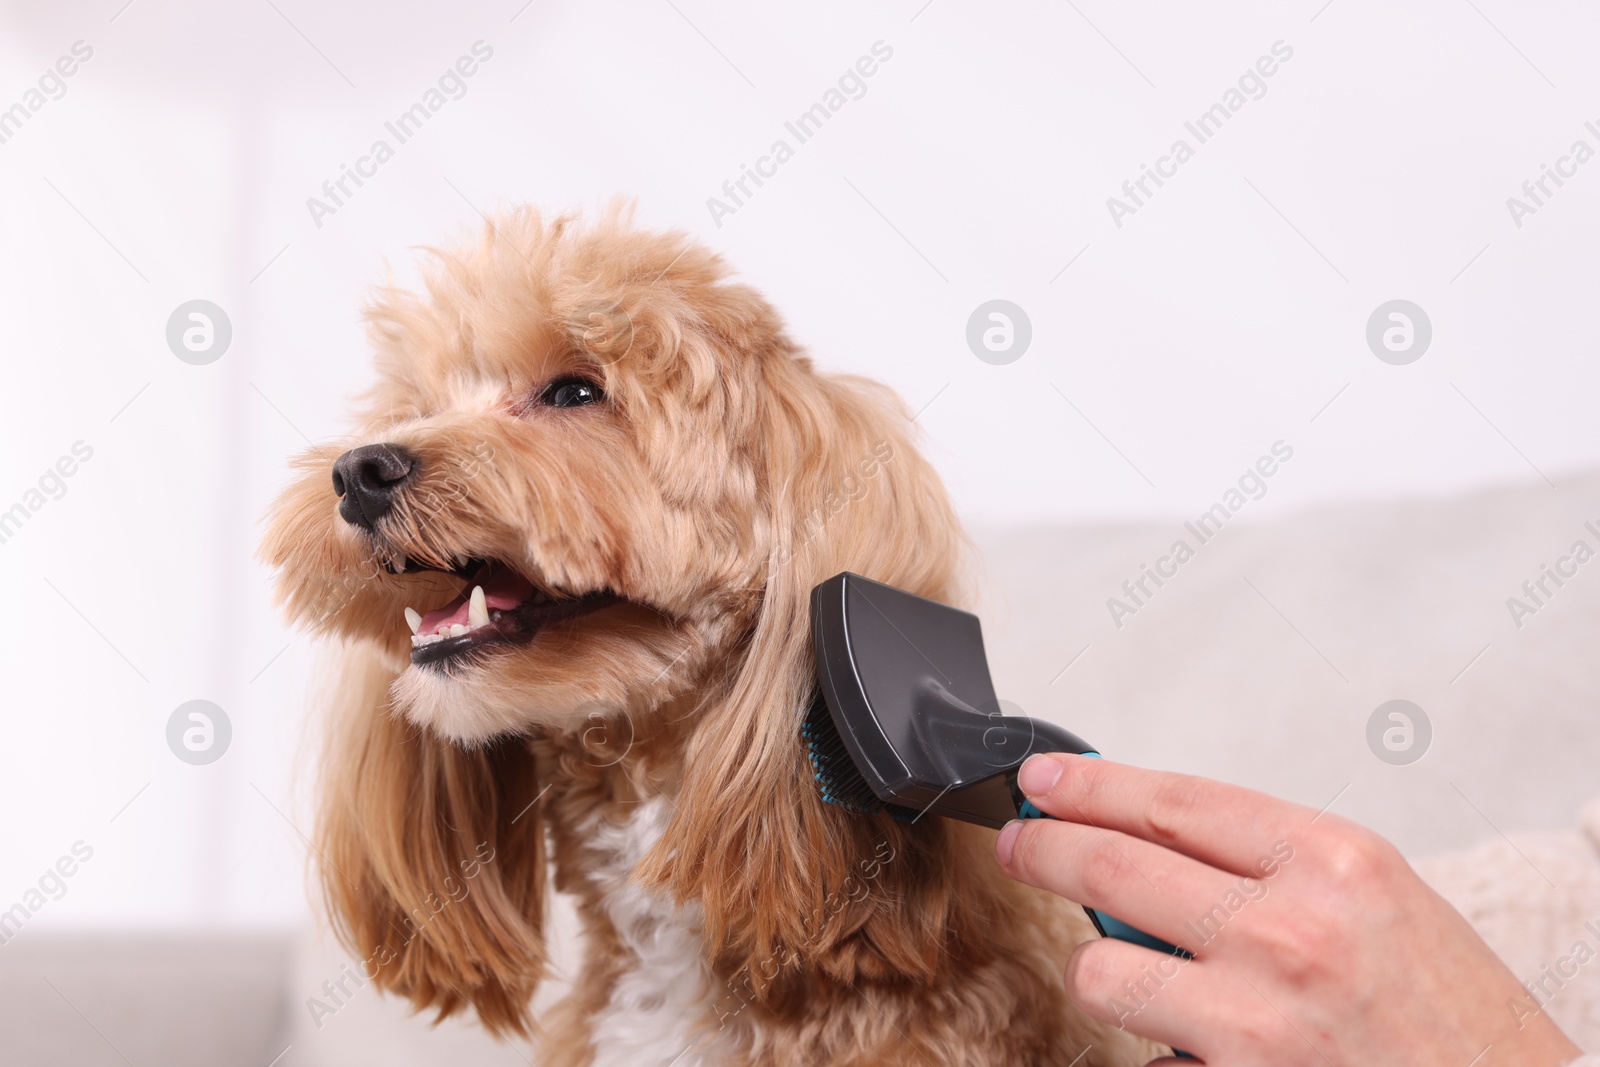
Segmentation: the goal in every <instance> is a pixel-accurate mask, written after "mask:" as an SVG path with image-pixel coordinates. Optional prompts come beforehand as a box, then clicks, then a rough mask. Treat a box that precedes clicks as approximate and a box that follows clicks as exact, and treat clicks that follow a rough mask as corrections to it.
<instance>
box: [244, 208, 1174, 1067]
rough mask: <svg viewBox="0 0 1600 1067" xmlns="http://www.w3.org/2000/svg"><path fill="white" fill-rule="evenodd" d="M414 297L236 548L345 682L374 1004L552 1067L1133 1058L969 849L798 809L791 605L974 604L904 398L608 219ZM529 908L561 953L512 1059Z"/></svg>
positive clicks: (1056, 919)
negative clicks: (573, 919) (326, 643)
mask: <svg viewBox="0 0 1600 1067" xmlns="http://www.w3.org/2000/svg"><path fill="white" fill-rule="evenodd" d="M425 274H426V286H425V288H426V293H425V295H420V296H419V295H413V294H410V293H407V292H403V291H399V290H397V289H395V288H392V287H391V288H387V289H382V290H379V291H378V292H377V294H376V296H375V298H374V300H373V302H372V303H371V305H370V307H369V308H368V309H367V311H366V321H367V324H368V330H369V334H370V337H371V342H372V345H373V348H374V349H375V353H376V362H377V371H378V380H377V384H376V385H375V386H374V387H373V389H372V390H371V392H370V393H368V394H367V395H366V396H365V398H364V400H363V401H362V404H361V407H360V409H359V412H358V419H359V429H358V430H357V432H356V433H355V435H354V437H353V438H350V439H347V440H344V441H341V442H338V443H334V444H328V445H325V446H321V447H314V448H312V449H311V450H309V451H308V452H306V453H305V454H304V455H302V456H300V457H299V458H298V459H297V461H296V470H297V475H296V477H295V479H294V480H293V482H292V483H291V484H290V485H289V486H288V487H287V489H286V490H285V491H284V492H283V493H282V495H281V497H280V498H279V499H278V500H277V502H276V504H275V505H274V506H273V510H272V513H271V516H270V521H269V531H268V534H267V536H266V538H265V540H264V544H263V549H262V555H263V557H264V559H265V560H266V562H268V563H269V564H270V565H271V566H272V567H273V568H274V569H275V571H276V588H277V594H278V597H279V600H280V601H281V603H282V605H283V606H284V609H285V611H286V614H287V615H288V617H289V618H290V619H291V620H292V621H293V622H295V623H296V624H299V625H301V626H303V627H305V628H307V629H309V630H311V631H313V632H315V633H317V634H319V635H323V636H325V637H327V638H331V639H333V640H334V641H336V642H337V647H338V650H339V652H338V655H339V658H340V663H341V668H340V677H339V680H338V682H339V684H338V686H337V689H336V692H335V695H334V696H333V697H332V699H331V701H330V703H331V705H332V706H331V707H330V708H329V709H327V710H328V716H327V719H328V725H329V730H328V742H327V747H326V751H325V753H324V755H323V760H322V767H321V778H322V784H321V791H320V799H319V813H318V825H317V830H316V833H315V835H314V842H313V843H314V846H315V848H314V851H315V860H316V863H317V866H318V868H319V871H320V880H321V885H322V889H323V892H324V895H325V897H326V900H327V902H328V905H329V909H330V911H331V913H332V918H333V920H334V923H335V927H336V929H337V930H338V931H339V933H340V935H341V937H342V939H343V941H344V943H345V944H346V946H347V947H348V948H349V949H350V950H351V951H352V952H353V953H355V954H356V955H357V956H358V958H359V959H360V960H361V961H362V971H363V974H365V975H366V976H367V977H369V978H370V979H371V980H372V981H373V982H374V983H375V984H376V985H377V986H379V987H380V988H382V989H385V990H388V991H391V992H394V993H396V994H399V995H401V996H404V997H406V998H409V1000H410V1001H411V1003H412V1004H413V1005H414V1006H415V1007H416V1008H417V1009H419V1010H432V1011H434V1012H436V1013H437V1015H438V1017H439V1018H443V1017H446V1016H449V1015H451V1014H453V1013H455V1012H458V1011H462V1010H466V1009H470V1010H474V1011H476V1013H477V1015H478V1017H479V1019H480V1020H481V1022H482V1023H483V1024H484V1025H485V1026H486V1027H488V1028H489V1029H490V1030H491V1031H493V1032H494V1033H496V1034H498V1035H500V1036H502V1037H504V1036H506V1035H508V1034H519V1035H530V1034H534V1035H537V1036H538V1037H539V1038H540V1041H541V1052H542V1056H543V1061H542V1062H545V1063H549V1064H556V1065H562V1067H567V1065H571V1067H578V1065H594V1067H600V1065H610V1064H628V1065H639V1064H651V1063H654V1064H661V1065H665V1064H668V1063H675V1064H681V1065H684V1067H687V1065H690V1064H696V1063H699V1064H715V1065H754V1064H772V1065H781V1067H789V1065H794V1067H799V1065H806V1067H817V1065H841V1067H842V1065H846V1064H867V1063H871V1064H929V1065H932V1064H938V1065H953V1064H964V1065H974V1067H977V1065H990V1064H993V1065H1002V1064H1003V1065H1005V1067H1018V1065H1024V1064H1062V1065H1065V1064H1093V1065H1111V1064H1128V1063H1143V1062H1145V1061H1146V1060H1148V1059H1149V1058H1151V1056H1152V1055H1154V1054H1155V1052H1156V1050H1155V1048H1154V1047H1153V1046H1149V1045H1147V1044H1145V1043H1143V1042H1140V1041H1137V1040H1135V1039H1133V1038H1132V1037H1131V1036H1130V1035H1128V1034H1126V1033H1125V1032H1121V1031H1119V1030H1118V1029H1117V1028H1115V1027H1113V1026H1110V1025H1107V1024H1104V1023H1100V1022H1097V1021H1094V1020H1093V1019H1091V1018H1090V1017H1089V1016H1088V1015H1086V1014H1084V1013H1083V1012H1081V1011H1080V1010H1079V1009H1077V1008H1076V1007H1074V1006H1073V1005H1072V1004H1071V1002H1070V1001H1069V1000H1068V999H1067V996H1066V993H1065V988H1064V983H1063V977H1062V966H1063V963H1064V961H1065V959H1066V957H1067V956H1068V954H1069V952H1070V950H1071V948H1072V947H1073V945H1075V944H1076V943H1078V942H1079V941H1082V940H1083V939H1084V938H1086V937H1088V936H1092V935H1091V934H1090V932H1089V928H1088V923H1087V920H1086V919H1085V918H1084V916H1083V914H1082V912H1081V910H1079V909H1077V908H1076V907H1074V906H1072V905H1070V904H1068V903H1066V902H1065V901H1061V900H1059V899H1057V898H1054V897H1051V896H1049V895H1048V894H1044V893H1041V892H1039V891H1037V890H1033V889H1031V888H1027V887H1023V886H1021V885H1018V884H1016V883H1014V882H1012V881H1011V880H1010V879H1008V878H1006V877H1005V876H1004V875H1003V874H1002V873H1001V871H1000V870H999V867H998V865H997V864H996V863H995V861H994V858H993V847H994V838H993V834H992V833H991V832H989V831H986V830H982V829H980V828H976V827H972V826H966V825H960V824H954V823H947V822H945V821H944V820H941V819H938V818H930V819H926V820H919V821H917V822H916V823H915V824H906V823H902V822H896V821H894V820H893V819H891V818H889V817H888V816H887V815H877V816H862V815H857V814H852V813H850V812H847V811H845V810H843V809H841V808H838V807H834V806H832V805H829V804H827V803H825V802H824V801H823V800H822V799H821V798H820V796H819V792H818V789H817V786H816V784H815V782H814V780H813V775H812V771H811V768H810V766H809V764H808V762H807V756H806V753H805V750H804V749H803V747H802V743H801V740H800V733H799V727H800V723H801V719H802V717H803V716H804V714H805V712H806V709H807V707H808V706H809V704H810V702H811V700H812V697H813V694H814V692H815V689H814V687H815V677H814V663H813V658H812V650H811V637H810V625H809V594H810V592H811V589H812V587H813V586H814V585H815V584H817V583H818V582H820V581H822V580H823V579H826V578H828V577H831V576H832V575H834V574H837V573H838V572H840V571H843V570H850V571H854V572H856V573H859V574H862V575H865V576H867V577H870V578H874V579H877V580H879V581H883V582H887V583H890V584H892V585H895V586H899V587H901V588H904V589H907V590H909V591H911V592H914V593H917V594H919V595H921V596H924V597H929V598H932V599H934V600H940V601H945V602H952V603H954V602H960V601H961V600H962V599H963V598H964V596H965V593H964V590H963V587H962V583H961V571H962V566H961V560H962V558H963V555H964V553H965V552H966V542H965V539H964V536H963V534H962V532H961V530H960V528H959V526H958V524H957V521H956V518H955V516H954V513H953V511H952V509H951V506H950V504H949V502H948V499H947V497H946V494H945V491H944V489H943V487H942V485H941V483H940V481H939V479H938V477H937V475H936V474H935V472H934V470H933V469H932V467H931V466H930V465H929V464H928V463H927V462H926V461H925V460H924V459H923V458H922V457H921V456H920V455H919V454H918V453H917V451H916V449H915V447H914V442H913V437H912V426H911V420H910V419H909V418H908V416H907V413H906V410H905V408H904V406H903V405H902V404H901V403H900V402H899V401H898V400H897V399H896V398H895V397H894V396H893V394H892V393H890V392H889V391H888V390H887V389H885V388H884V387H882V386H879V385H876V384H874V383H871V382H868V381H865V380H861V379H856V378H851V377H844V376H834V375H828V374H823V373H820V372H819V371H818V370H817V369H816V368H815V367H814V366H813V365H812V363H811V361H810V359H809V358H808V357H807V356H806V355H805V354H804V353H803V352H802V351H801V350H800V348H799V347H797V345H796V344H795V343H794V342H793V341H792V340H791V339H790V338H789V336H788V335H787V334H786V332H785V329H784V326H783V324H782V323H781V321H780V320H779V317H778V315H777V314H776V312H775V311H774V310H773V308H772V307H771V306H770V305H769V304H768V303H767V302H766V301H765V300H764V299H762V297H761V296H760V295H758V294H757V293H756V292H755V291H754V290H752V289H751V288H748V287H746V286H744V285H741V284H736V283H734V282H732V281H730V280H729V272H728V270H727V268H726V267H725V265H724V264H723V261H722V260H721V259H720V258H719V257H718V256H717V255H715V254H713V253H712V252H710V251H708V250H706V249H704V248H702V247H700V246H698V245H696V244H695V243H693V242H692V241H691V240H689V239H688V238H687V237H686V236H684V235H683V234H680V233H653V232H645V231H642V230H641V229H639V228H638V227H637V226H636V225H635V223H634V221H633V214H632V209H631V208H629V207H627V206H625V205H624V206H613V207H612V208H610V209H609V210H607V211H604V212H602V213H601V214H600V215H599V217H597V218H595V219H594V220H593V221H590V222H585V221H584V220H583V219H582V218H581V217H579V216H575V215H566V216H561V217H549V216H545V215H541V214H540V213H539V212H537V211H535V210H532V209H519V210H515V211H511V212H508V213H506V214H505V215H503V216H502V217H500V218H499V219H498V220H496V221H493V222H490V223H489V225H488V227H487V229H486V230H485V232H484V234H483V237H482V239H481V240H479V241H477V242H476V243H474V244H472V245H471V246H470V247H466V248H465V249H463V250H461V251H458V252H452V253H444V252H434V253H433V254H432V256H431V258H430V259H429V260H428V265H427V268H426V271H425ZM552 872H553V883H550V882H549V881H548V879H549V878H550V877H551V875H552ZM552 884H553V887H554V889H556V890H560V891H563V892H565V893H569V894H571V895H572V897H573V898H574V899H575V902H576V908H577V913H578V916H579V919H580V921H581V926H582V933H583V943H584V945H585V953H584V956H583V959H582V962H581V966H580V967H579V968H578V971H577V973H576V974H575V975H574V976H572V978H571V987H570V993H569V994H568V995H567V996H565V998H564V999H562V1000H561V1001H560V1002H559V1003H558V1004H556V1005H555V1006H554V1007H552V1008H551V1009H549V1010H548V1011H546V1012H542V1013H541V1017H540V1018H538V1019H537V1020H536V1019H534V1018H533V1014H532V1003H533V996H534V992H535V990H536V988H537V987H538V986H539V984H540V982H541V980H542V979H543V978H545V977H546V976H547V974H548V972H550V970H551V967H552V963H551V960H550V958H549V956H548V954H547V950H546V936H545V934H546V930H545V928H546V923H547V919H546V894H547V892H548V891H549V890H550V888H551V885H552Z"/></svg>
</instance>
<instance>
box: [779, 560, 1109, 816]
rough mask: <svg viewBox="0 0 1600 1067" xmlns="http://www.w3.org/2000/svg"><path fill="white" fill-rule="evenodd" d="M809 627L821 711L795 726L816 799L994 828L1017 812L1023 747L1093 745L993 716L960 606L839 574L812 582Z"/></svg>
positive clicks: (1046, 727) (968, 617)
mask: <svg viewBox="0 0 1600 1067" xmlns="http://www.w3.org/2000/svg"><path fill="white" fill-rule="evenodd" d="M811 628H812V643H813V648H814V651H815V653H816V660H817V681H818V688H819V689H820V691H821V694H822V699H823V702H824V703H825V704H826V708H827V713H828V714H827V716H826V719H825V720H824V719H823V717H822V716H821V714H820V709H818V710H816V711H814V712H813V714H812V715H810V716H808V719H807V725H806V727H805V728H804V730H803V732H805V733H806V735H807V743H808V746H809V748H810V751H811V754H812V762H813V765H814V766H815V767H816V769H817V774H818V779H819V782H821V783H822V785H823V788H824V796H825V797H826V798H829V799H833V797H840V798H844V799H846V800H848V801H849V803H847V804H846V806H853V807H854V809H855V810H865V809H867V808H869V807H870V804H869V803H868V802H867V798H868V797H869V796H871V797H876V798H877V800H879V801H881V802H882V803H883V804H884V805H888V806H890V807H891V810H894V809H897V808H898V809H907V810H908V811H909V813H910V814H911V815H912V816H920V814H921V813H924V812H929V811H931V812H933V813H935V814H938V815H946V816H950V817H952V818H957V819H962V820H965V821H967V822H975V823H980V824H982V825H985V826H995V827H998V826H1003V825H1004V824H1005V823H1006V822H1007V821H1009V820H1011V819H1014V818H1016V817H1017V812H1018V807H1019V805H1020V803H1021V796H1020V794H1019V793H1018V792H1017V790H1016V771H1017V768H1018V767H1020V766H1021V765H1022V761H1023V760H1025V759H1027V758H1028V756H1029V755H1031V754H1033V753H1034V752H1063V751H1064V752H1079V753H1081V752H1090V751H1092V749H1091V748H1090V747H1089V745H1087V744H1086V743H1085V742H1084V741H1082V740H1081V739H1080V738H1078V737H1076V736H1074V735H1073V734H1071V733H1069V732H1068V731H1066V730H1063V729H1062V728H1060V727H1058V726H1056V725H1054V724H1053V723H1049V722H1045V721H1042V720H1038V719H1029V718H1025V717H1022V716H1005V715H1002V714H1001V711H1000V702H999V701H998V700H997V699H996V698H995V695H994V683H993V682H992V681H991V680H990V678H989V662H988V658H987V657H986V656H985V655H984V650H983V628H982V626H981V625H980V624H979V622H978V617H977V616H976V615H973V614H971V613H970V612H965V611H961V610H960V609H958V608H952V607H950V606H948V605H945V604H940V603H937V602H936V601H932V600H928V599H925V598H923V597H919V596H915V595H913V594H911V593H907V592H905V591H903V590H900V589H896V588H894V587H893V586H888V585H884V584H883V583H881V582H874V581H872V580H870V579H867V578H863V577H861V576H860V575H857V574H851V573H849V572H848V571H847V572H845V573H843V574H839V575H836V576H834V577H833V578H830V579H828V580H827V581H825V582H823V583H822V584H821V585H819V586H817V587H816V588H815V589H813V590H812V592H811ZM830 725H831V727H832V733H831V734H830V732H829V730H828V727H829V726H830ZM835 735H836V736H835ZM846 759H847V760H848V766H845V765H844V763H845V760H846ZM863 786H864V788H863ZM835 802H836V803H839V802H842V801H841V800H835Z"/></svg>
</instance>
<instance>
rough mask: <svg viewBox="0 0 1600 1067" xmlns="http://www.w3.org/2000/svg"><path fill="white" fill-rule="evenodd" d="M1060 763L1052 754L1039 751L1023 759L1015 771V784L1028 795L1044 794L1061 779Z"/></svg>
mask: <svg viewBox="0 0 1600 1067" xmlns="http://www.w3.org/2000/svg"><path fill="white" fill-rule="evenodd" d="M1061 771H1062V764H1061V761H1060V760H1058V759H1056V758H1055V757H1054V756H1049V755H1046V754H1044V753H1042V752H1041V753H1040V754H1038V755H1036V756H1029V757H1028V758H1027V759H1026V760H1025V761H1023V764H1022V769H1021V770H1019V771H1018V772H1017V784H1018V785H1019V786H1021V787H1022V791H1023V793H1025V794H1027V795H1028V796H1030V797H1040V796H1044V795H1045V794H1046V793H1048V792H1050V790H1052V789H1054V788H1055V787H1056V783H1057V782H1059V781H1060V780H1061Z"/></svg>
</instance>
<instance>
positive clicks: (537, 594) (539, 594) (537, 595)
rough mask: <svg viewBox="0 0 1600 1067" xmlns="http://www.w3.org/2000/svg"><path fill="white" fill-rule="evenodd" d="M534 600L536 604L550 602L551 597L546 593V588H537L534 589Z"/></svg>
mask: <svg viewBox="0 0 1600 1067" xmlns="http://www.w3.org/2000/svg"><path fill="white" fill-rule="evenodd" d="M533 602H534V603H535V604H548V603H550V598H549V597H548V596H546V595H545V594H544V590H542V589H535V590H534V591H533Z"/></svg>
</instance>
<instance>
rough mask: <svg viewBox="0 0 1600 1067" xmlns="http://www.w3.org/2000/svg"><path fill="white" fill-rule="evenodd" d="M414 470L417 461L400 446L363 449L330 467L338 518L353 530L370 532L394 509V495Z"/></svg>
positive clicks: (345, 455) (364, 447)
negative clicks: (356, 528) (353, 527)
mask: <svg viewBox="0 0 1600 1067" xmlns="http://www.w3.org/2000/svg"><path fill="white" fill-rule="evenodd" d="M416 469H417V457H416V456H413V455H412V454H411V453H410V452H407V451H406V450H405V449H403V448H401V447H400V446H399V445H388V444H384V445H362V446H361V447H360V448H352V449H351V450H350V451H348V452H346V453H345V454H344V455H342V456H340V457H339V458H338V459H337V460H335V461H334V464H333V491H334V492H335V493H337V494H339V496H340V498H341V499H340V501H339V514H340V515H342V516H343V517H344V521H345V522H348V523H350V524H351V525H352V526H360V527H363V528H364V529H368V530H370V529H372V527H373V525H374V524H375V523H377V521H378V520H379V519H381V518H383V517H384V516H385V515H387V514H389V509H390V508H392V507H394V498H395V494H396V493H398V492H399V490H400V487H401V486H403V485H405V483H406V482H407V481H408V480H410V478H411V475H412V474H413V473H414V472H415V471H416Z"/></svg>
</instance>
